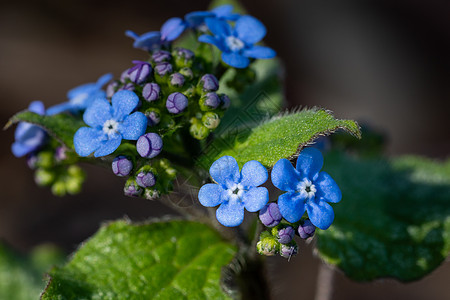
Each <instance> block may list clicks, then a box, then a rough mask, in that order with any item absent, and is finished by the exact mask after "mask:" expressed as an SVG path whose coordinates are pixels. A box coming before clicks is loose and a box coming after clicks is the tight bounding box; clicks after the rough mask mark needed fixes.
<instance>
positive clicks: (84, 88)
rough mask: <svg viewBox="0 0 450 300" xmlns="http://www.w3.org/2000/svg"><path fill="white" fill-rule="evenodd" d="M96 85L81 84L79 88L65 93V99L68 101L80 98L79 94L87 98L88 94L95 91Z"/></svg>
mask: <svg viewBox="0 0 450 300" xmlns="http://www.w3.org/2000/svg"><path fill="white" fill-rule="evenodd" d="M97 89H98V87H97V84H96V83H86V84H82V85H80V86H77V87H75V88H73V89H71V90H69V91H68V92H67V98H68V99H69V100H71V99H73V98H75V97H77V96H80V94H85V97H87V96H89V93H91V92H93V91H95V90H97Z"/></svg>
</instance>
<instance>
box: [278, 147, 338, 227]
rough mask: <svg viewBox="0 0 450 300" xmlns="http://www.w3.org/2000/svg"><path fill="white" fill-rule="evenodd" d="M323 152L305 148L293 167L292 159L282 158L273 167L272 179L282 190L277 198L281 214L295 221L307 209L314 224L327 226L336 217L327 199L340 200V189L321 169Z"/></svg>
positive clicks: (292, 221) (333, 201) (331, 200)
mask: <svg viewBox="0 0 450 300" xmlns="http://www.w3.org/2000/svg"><path fill="white" fill-rule="evenodd" d="M322 166H323V156H322V153H320V151H319V150H317V149H315V148H305V149H303V151H302V152H301V153H300V155H299V156H298V159H297V167H296V168H294V167H293V166H292V164H291V163H290V162H289V160H287V159H285V158H283V159H280V160H279V161H278V162H277V163H276V164H275V166H274V167H273V169H272V183H273V184H274V185H275V186H276V187H277V188H279V189H280V190H282V191H287V193H284V194H282V195H280V197H279V198H278V207H279V208H280V212H281V215H282V216H283V217H284V218H285V219H286V220H287V221H289V222H291V223H294V222H297V221H299V220H300V219H301V217H302V216H303V214H304V213H305V210H306V211H307V212H308V216H309V219H310V220H311V222H312V223H313V224H314V226H316V227H319V228H320V229H327V228H328V227H330V225H331V223H333V220H334V212H333V208H332V207H331V206H330V205H329V204H328V203H327V202H331V203H337V202H339V201H340V200H341V198H342V194H341V190H340V189H339V187H338V186H337V184H336V182H335V181H334V180H333V178H331V176H330V175H328V173H326V172H320V169H322Z"/></svg>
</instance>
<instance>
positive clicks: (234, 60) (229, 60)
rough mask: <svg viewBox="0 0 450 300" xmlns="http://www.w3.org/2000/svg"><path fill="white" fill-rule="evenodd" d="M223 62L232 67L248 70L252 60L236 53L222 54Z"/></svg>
mask: <svg viewBox="0 0 450 300" xmlns="http://www.w3.org/2000/svg"><path fill="white" fill-rule="evenodd" d="M222 60H223V61H224V62H225V63H226V64H227V65H230V66H232V67H235V68H238V69H243V68H247V67H248V65H249V64H250V60H249V59H248V58H247V57H245V56H242V55H241V54H239V53H236V52H222Z"/></svg>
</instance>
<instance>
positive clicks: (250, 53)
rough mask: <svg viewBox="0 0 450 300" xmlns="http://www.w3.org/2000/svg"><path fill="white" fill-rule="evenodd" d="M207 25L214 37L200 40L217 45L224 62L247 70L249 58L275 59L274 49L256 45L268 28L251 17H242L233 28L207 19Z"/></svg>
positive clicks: (204, 36)
mask: <svg viewBox="0 0 450 300" xmlns="http://www.w3.org/2000/svg"><path fill="white" fill-rule="evenodd" d="M205 23H206V25H207V26H208V29H209V30H210V31H211V33H212V34H214V36H211V35H206V34H204V35H201V36H200V37H199V38H198V40H199V41H200V42H203V43H208V44H212V45H215V46H216V47H217V48H219V49H220V51H222V60H223V61H224V62H225V63H226V64H228V65H230V66H232V67H235V68H246V67H248V65H249V64H250V59H249V58H264V59H265V58H273V57H275V55H276V53H275V51H274V50H273V49H271V48H269V47H264V46H258V45H254V44H255V43H257V42H259V41H261V39H262V38H263V37H264V36H265V35H266V27H264V25H263V24H262V23H261V22H260V21H258V20H257V19H255V18H254V17H251V16H242V17H240V18H239V19H238V20H237V21H236V24H235V26H234V28H232V27H231V26H230V25H229V24H228V23H227V22H226V21H223V20H220V19H216V18H206V19H205Z"/></svg>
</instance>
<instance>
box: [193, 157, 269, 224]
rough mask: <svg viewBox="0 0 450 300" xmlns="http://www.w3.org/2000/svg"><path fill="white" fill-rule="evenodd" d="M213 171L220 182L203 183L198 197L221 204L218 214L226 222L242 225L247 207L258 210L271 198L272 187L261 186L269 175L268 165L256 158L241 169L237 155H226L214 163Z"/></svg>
mask: <svg viewBox="0 0 450 300" xmlns="http://www.w3.org/2000/svg"><path fill="white" fill-rule="evenodd" d="M209 173H210V175H211V177H212V179H213V180H214V181H215V182H217V184H215V183H208V184H205V185H204V186H202V187H201V188H200V191H199V193H198V198H199V200H200V203H201V204H202V205H204V206H207V207H214V206H217V205H220V206H219V208H218V209H217V211H216V217H217V220H218V221H219V222H220V223H221V224H222V225H224V226H228V227H234V226H238V225H240V224H241V223H242V221H243V220H244V208H245V209H247V210H248V211H249V212H256V211H259V210H260V209H262V208H263V207H264V206H265V205H266V204H267V202H268V201H269V191H268V190H267V189H266V188H265V187H258V186H259V185H261V184H263V183H264V182H266V181H267V179H268V177H269V176H268V173H267V170H266V168H265V167H264V166H263V165H262V164H261V163H260V162H258V161H256V160H251V161H249V162H247V163H246V164H245V165H244V166H243V167H242V170H241V172H240V173H239V166H238V164H237V162H236V159H234V157H231V156H223V157H221V158H219V159H218V160H216V161H215V162H214V163H213V164H212V165H211V168H210V169H209Z"/></svg>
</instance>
